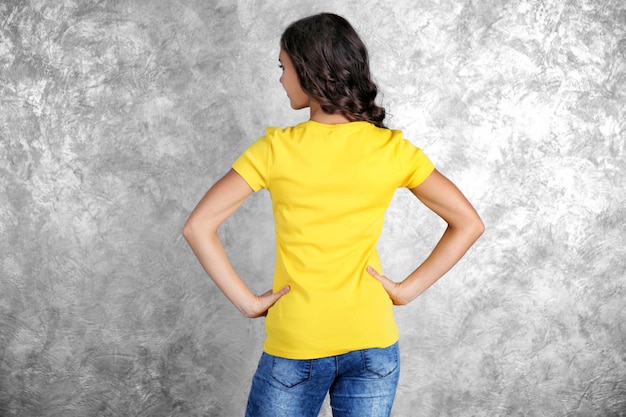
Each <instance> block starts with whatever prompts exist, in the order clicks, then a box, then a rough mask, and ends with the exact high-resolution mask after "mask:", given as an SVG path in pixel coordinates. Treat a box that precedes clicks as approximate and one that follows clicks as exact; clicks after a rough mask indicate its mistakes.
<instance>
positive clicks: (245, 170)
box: [232, 129, 271, 192]
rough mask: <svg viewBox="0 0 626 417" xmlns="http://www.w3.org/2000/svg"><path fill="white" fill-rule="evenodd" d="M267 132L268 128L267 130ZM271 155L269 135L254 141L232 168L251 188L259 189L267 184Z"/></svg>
mask: <svg viewBox="0 0 626 417" xmlns="http://www.w3.org/2000/svg"><path fill="white" fill-rule="evenodd" d="M267 133H269V129H268V132H267ZM270 156H271V140H270V135H269V134H266V135H265V136H263V137H262V138H260V139H258V140H257V141H255V142H254V143H253V144H252V145H250V146H249V147H248V149H246V150H245V151H244V152H243V153H242V154H241V155H239V157H238V158H237V159H236V160H235V162H234V163H233V165H232V168H233V169H234V170H235V171H237V173H238V174H239V175H241V176H242V177H243V179H244V180H245V181H246V182H247V183H248V185H249V186H250V188H252V190H254V191H255V192H256V191H259V190H261V189H263V188H267V187H268V184H269V170H270V162H271V161H270Z"/></svg>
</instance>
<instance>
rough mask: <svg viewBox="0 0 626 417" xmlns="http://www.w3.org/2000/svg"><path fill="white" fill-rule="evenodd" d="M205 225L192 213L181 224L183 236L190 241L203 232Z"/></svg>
mask: <svg viewBox="0 0 626 417" xmlns="http://www.w3.org/2000/svg"><path fill="white" fill-rule="evenodd" d="M204 229H205V227H204V226H203V225H202V224H201V223H200V222H199V221H198V220H197V219H196V217H194V216H193V215H192V216H191V217H189V219H187V221H186V222H185V225H184V226H183V231H182V234H183V237H184V238H185V240H186V241H187V242H188V243H190V242H191V241H192V240H194V239H195V238H196V237H197V236H199V235H201V234H204Z"/></svg>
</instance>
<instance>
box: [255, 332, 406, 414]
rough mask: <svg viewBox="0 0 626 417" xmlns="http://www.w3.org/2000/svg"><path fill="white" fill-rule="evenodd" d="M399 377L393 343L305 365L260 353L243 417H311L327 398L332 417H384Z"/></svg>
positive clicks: (312, 360)
mask: <svg viewBox="0 0 626 417" xmlns="http://www.w3.org/2000/svg"><path fill="white" fill-rule="evenodd" d="M399 375H400V355H399V353H398V343H394V344H393V345H391V346H389V347H387V348H382V349H364V350H355V351H352V352H348V353H345V354H342V355H337V356H330V357H326V358H319V359H307V360H295V359H285V358H280V357H277V356H272V355H269V354H267V353H263V355H262V356H261V360H260V361H259V366H258V368H257V371H256V373H255V375H254V378H253V379H252V389H251V390H250V396H249V398H248V408H247V410H246V417H316V416H317V415H318V414H319V411H320V409H321V407H322V404H323V402H324V398H325V397H326V393H329V394H330V405H331V408H332V410H333V416H334V417H348V416H352V417H388V416H389V415H390V413H391V406H392V404H393V399H394V396H395V393H396V387H397V386H398V377H399Z"/></svg>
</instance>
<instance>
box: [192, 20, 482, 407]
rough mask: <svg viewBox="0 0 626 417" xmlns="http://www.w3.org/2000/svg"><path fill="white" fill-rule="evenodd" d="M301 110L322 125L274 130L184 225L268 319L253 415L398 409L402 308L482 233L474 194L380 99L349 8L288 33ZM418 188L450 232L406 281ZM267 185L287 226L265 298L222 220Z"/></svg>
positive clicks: (230, 288) (280, 230) (218, 277)
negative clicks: (390, 263)
mask: <svg viewBox="0 0 626 417" xmlns="http://www.w3.org/2000/svg"><path fill="white" fill-rule="evenodd" d="M279 61H280V67H281V68H282V70H283V74H282V76H281V78H280V82H281V84H282V85H283V87H284V89H285V91H286V92H287V95H288V97H289V101H290V103H291V107H292V108H294V109H302V108H309V109H310V120H308V121H306V122H303V123H301V124H298V125H297V126H293V127H289V128H286V129H278V128H269V129H267V131H266V134H265V136H264V137H262V138H261V139H259V140H257V141H256V142H254V143H253V144H252V145H251V146H250V147H249V148H248V149H247V150H246V151H245V152H244V153H243V154H242V155H241V156H240V157H239V158H238V159H237V160H236V161H235V162H234V164H233V166H232V169H231V170H230V171H229V172H228V173H227V174H226V175H225V176H224V177H223V178H222V179H220V180H219V181H218V182H217V183H216V184H215V185H213V187H211V189H210V190H209V191H208V192H207V194H206V195H205V196H204V198H203V199H202V200H201V201H200V203H199V204H198V206H197V207H196V208H195V210H194V211H193V213H191V216H190V217H189V219H188V221H187V223H186V224H185V227H184V230H183V234H184V237H185V239H186V240H187V242H188V243H189V245H190V246H191V248H192V250H193V251H194V253H195V255H196V256H197V257H198V259H199V261H200V263H201V264H202V266H203V267H204V269H205V270H206V272H207V273H208V275H209V276H210V277H211V278H212V279H213V281H214V282H215V283H216V284H217V286H218V287H219V288H220V290H221V291H222V292H223V293H224V294H225V295H226V297H228V299H229V300H230V301H231V302H232V303H233V304H234V305H235V306H236V307H237V308H238V309H239V311H241V313H242V314H244V315H245V316H246V317H250V318H252V317H260V316H267V317H266V319H265V328H266V340H265V343H264V352H263V354H262V356H261V360H260V362H259V366H258V369H257V372H256V374H255V376H254V378H253V382H252V388H251V391H250V396H249V400H248V408H247V412H246V416H248V417H265V416H268V417H269V416H271V417H281V416H284V417H307V416H317V415H318V413H319V410H320V408H321V405H322V403H323V400H324V398H325V396H326V394H327V393H330V398H331V407H332V409H333V415H334V416H335V417H340V416H341V417H343V416H358V417H367V416H372V417H380V416H389V414H390V412H391V407H392V403H393V399H394V396H395V391H396V387H397V383H398V375H399V369H400V368H399V353H398V344H397V341H398V329H397V326H396V324H395V321H394V317H393V308H392V307H393V305H394V304H395V305H404V304H407V303H409V302H410V301H412V300H413V299H415V298H416V297H417V296H419V295H420V294H421V293H423V292H424V291H425V290H426V289H427V288H428V287H430V286H431V285H432V284H433V283H434V282H435V281H437V280H438V279H439V278H440V277H441V276H442V275H444V274H445V273H446V272H447V271H448V270H449V269H450V268H451V267H452V266H453V265H454V264H455V263H456V262H457V261H458V260H459V259H460V258H461V257H462V256H463V255H464V254H465V252H466V251H467V250H468V249H469V247H470V246H471V245H472V244H473V243H474V242H475V241H476V239H478V237H479V236H480V235H481V234H482V232H483V224H482V222H481V220H480V218H479V216H478V215H477V214H476V212H475V210H474V209H473V207H472V206H471V204H470V203H469V202H468V201H467V200H466V199H465V197H464V196H463V194H461V192H460V191H459V190H458V189H457V188H456V187H455V186H454V184H452V183H451V182H450V181H449V180H448V179H446V178H445V177H444V176H443V175H442V174H440V173H439V172H438V171H437V170H436V169H435V168H434V166H433V164H432V163H431V161H430V160H429V159H428V158H427V157H426V156H425V155H424V153H423V152H422V151H421V150H420V149H419V148H417V147H415V146H413V145H412V144H411V143H410V142H409V141H408V140H406V139H404V138H403V136H402V133H401V132H400V131H397V130H390V129H387V128H386V127H385V126H384V124H383V120H384V118H385V111H384V109H383V108H381V107H380V106H378V105H377V104H376V103H375V98H376V95H377V88H376V85H375V84H374V83H373V82H372V80H371V77H370V71H369V64H368V54H367V51H366V49H365V46H364V44H363V42H362V41H361V39H360V38H359V36H358V35H357V34H356V32H355V31H354V29H353V28H352V26H351V25H350V24H349V23H348V22H347V21H346V20H345V19H343V18H342V17H339V16H337V15H333V14H319V15H315V16H311V17H308V18H305V19H302V20H299V21H296V22H294V23H292V24H291V25H290V26H289V27H288V28H287V29H286V31H285V32H284V34H283V35H282V38H281V42H280V54H279ZM398 187H406V188H408V189H409V190H411V192H412V193H413V194H414V195H415V196H416V197H417V198H418V199H419V200H420V201H421V202H422V203H424V204H425V205H426V206H427V207H428V208H430V209H431V210H433V211H434V212H435V213H437V214H438V215H439V216H441V218H442V219H444V220H445V221H446V222H447V224H448V227H447V229H446V230H445V232H444V234H443V236H442V237H441V239H440V240H439V242H438V244H437V245H436V247H435V248H434V249H433V251H432V253H431V254H430V256H429V257H428V258H427V259H426V260H425V261H424V262H423V263H421V265H419V266H418V267H417V269H415V271H413V272H412V273H411V274H410V275H409V276H408V277H406V278H405V279H404V280H402V281H400V282H395V281H392V280H390V279H388V278H387V277H385V276H384V275H381V274H380V272H379V271H380V270H381V267H380V260H379V257H378V253H377V251H376V241H377V240H378V238H379V236H380V233H381V231H382V227H383V216H384V213H385V210H386V208H387V207H388V205H389V203H390V202H391V198H392V196H393V194H394V192H395V190H396V189H397V188H398ZM263 188H266V189H268V190H269V192H270V195H271V198H272V206H273V212H274V219H275V226H276V269H275V273H274V284H273V289H272V290H270V291H268V292H266V293H265V294H262V295H256V294H254V293H252V292H251V291H250V290H249V288H248V287H247V286H246V284H245V283H244V282H243V281H242V279H241V278H240V277H239V275H237V272H235V270H234V269H233V267H232V266H231V264H230V262H229V260H228V257H227V255H226V253H225V251H224V249H223V247H222V244H221V242H220V239H219V237H218V234H217V229H218V227H219V226H220V224H222V222H224V221H225V220H226V219H227V218H228V217H229V216H230V215H231V214H232V213H233V212H234V211H235V210H237V208H238V207H239V206H240V205H241V204H242V203H243V202H244V201H245V200H246V198H247V197H248V196H249V195H250V194H252V193H253V192H256V191H258V190H261V189H263Z"/></svg>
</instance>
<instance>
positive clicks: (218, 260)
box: [183, 227, 256, 317]
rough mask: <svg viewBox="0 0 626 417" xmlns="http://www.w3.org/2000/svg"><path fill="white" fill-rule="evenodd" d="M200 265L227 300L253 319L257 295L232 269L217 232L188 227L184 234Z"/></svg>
mask: <svg viewBox="0 0 626 417" xmlns="http://www.w3.org/2000/svg"><path fill="white" fill-rule="evenodd" d="M183 235H184V237H185V239H186V240H187V243H188V244H189V246H190V247H191V249H192V251H193V253H194V254H195V255H196V257H197V258H198V261H200V264H201V265H202V267H203V268H204V270H205V271H206V273H207V274H208V275H209V277H210V278H211V279H212V280H213V282H215V284H216V285H217V286H218V288H219V289H220V290H221V291H222V292H223V293H224V295H225V296H226V298H228V300H230V302H231V303H233V305H234V306H235V307H237V309H238V310H239V311H240V312H241V313H242V314H243V315H244V316H246V317H251V316H252V315H253V313H252V312H251V308H250V306H251V305H252V303H253V300H254V298H256V295H255V294H253V293H252V292H251V291H250V289H249V288H248V287H247V286H246V285H245V283H244V282H243V281H242V279H241V278H240V277H239V275H238V274H237V272H236V271H235V269H234V268H233V267H232V264H231V263H230V260H229V259H228V255H227V254H226V251H225V250H224V246H223V245H222V242H221V240H220V238H219V236H218V234H217V231H212V232H211V231H205V232H201V231H199V230H193V228H191V227H186V228H185V230H184V233H183Z"/></svg>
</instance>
